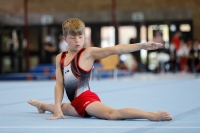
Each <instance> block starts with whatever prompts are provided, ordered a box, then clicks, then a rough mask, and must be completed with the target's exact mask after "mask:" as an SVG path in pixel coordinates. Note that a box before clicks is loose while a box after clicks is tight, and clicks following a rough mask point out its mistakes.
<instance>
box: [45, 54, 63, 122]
mask: <svg viewBox="0 0 200 133" xmlns="http://www.w3.org/2000/svg"><path fill="white" fill-rule="evenodd" d="M60 58H61V54H59V55H57V56H56V85H55V88H54V91H55V92H54V93H55V110H54V116H52V117H49V118H47V119H48V120H54V119H58V118H66V117H65V116H64V115H63V113H62V110H61V102H62V99H63V94H64V85H63V76H62V71H61V67H60Z"/></svg>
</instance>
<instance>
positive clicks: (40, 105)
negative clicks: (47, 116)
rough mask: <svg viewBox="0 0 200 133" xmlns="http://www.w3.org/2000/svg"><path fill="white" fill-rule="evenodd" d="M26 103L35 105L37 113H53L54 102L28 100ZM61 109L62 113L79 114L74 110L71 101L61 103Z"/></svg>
mask: <svg viewBox="0 0 200 133" xmlns="http://www.w3.org/2000/svg"><path fill="white" fill-rule="evenodd" d="M28 103H29V104H31V105H33V106H35V107H36V108H37V109H38V112H39V113H44V112H45V111H49V112H52V113H54V109H55V104H48V103H45V102H41V101H37V100H29V101H28ZM61 109H62V112H63V114H68V115H72V116H79V114H78V113H77V112H76V110H75V109H74V107H73V106H72V105H71V103H62V105H61Z"/></svg>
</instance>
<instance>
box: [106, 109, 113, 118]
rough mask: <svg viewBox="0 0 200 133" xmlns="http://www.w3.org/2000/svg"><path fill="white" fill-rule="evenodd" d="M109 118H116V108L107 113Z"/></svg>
mask: <svg viewBox="0 0 200 133" xmlns="http://www.w3.org/2000/svg"><path fill="white" fill-rule="evenodd" d="M105 117H106V119H107V120H114V119H115V110H113V109H111V110H109V111H108V112H107V113H106V116H105Z"/></svg>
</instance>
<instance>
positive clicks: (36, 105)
mask: <svg viewBox="0 0 200 133" xmlns="http://www.w3.org/2000/svg"><path fill="white" fill-rule="evenodd" d="M28 103H29V104H31V105H33V106H35V107H36V108H37V109H38V112H39V113H45V110H43V109H42V102H40V101H37V100H28Z"/></svg>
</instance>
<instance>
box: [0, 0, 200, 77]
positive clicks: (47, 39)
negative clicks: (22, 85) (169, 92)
mask: <svg viewBox="0 0 200 133" xmlns="http://www.w3.org/2000/svg"><path fill="white" fill-rule="evenodd" d="M199 4H200V0H189V1H182V0H0V64H1V65H0V80H20V79H22V80H41V79H45V80H46V79H47V80H49V79H53V80H54V79H55V56H56V55H57V54H58V53H60V52H62V51H66V50H67V44H66V43H65V42H63V40H62V26H61V24H62V22H64V21H65V20H66V19H68V18H71V17H73V18H75V17H76V18H79V19H81V20H83V21H84V22H85V24H86V30H85V47H89V46H94V47H108V46H114V45H116V44H129V43H137V42H145V41H149V40H153V41H156V42H161V43H163V44H164V47H163V48H162V49H159V50H155V51H146V50H140V51H137V52H133V53H128V54H123V55H119V56H116V57H113V58H110V59H109V58H108V59H107V62H106V61H102V60H100V61H96V62H95V68H96V69H94V72H93V75H94V76H93V77H94V78H108V77H114V76H117V77H118V76H131V75H133V74H134V73H155V74H157V73H188V74H189V73H198V72H199V71H200V62H199V61H200V42H199V39H200V8H199ZM108 62H109V63H111V64H109V63H108ZM112 62H113V64H112ZM106 65H108V66H107V67H106ZM111 66H112V67H111ZM97 68H98V69H97ZM99 68H101V69H99Z"/></svg>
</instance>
